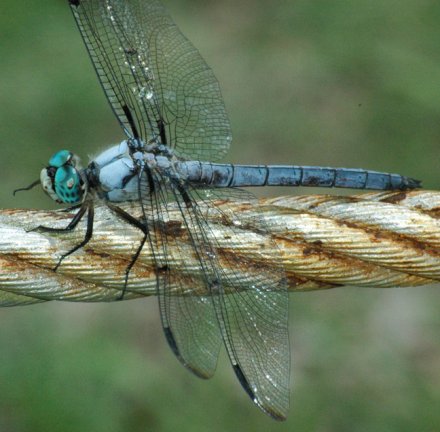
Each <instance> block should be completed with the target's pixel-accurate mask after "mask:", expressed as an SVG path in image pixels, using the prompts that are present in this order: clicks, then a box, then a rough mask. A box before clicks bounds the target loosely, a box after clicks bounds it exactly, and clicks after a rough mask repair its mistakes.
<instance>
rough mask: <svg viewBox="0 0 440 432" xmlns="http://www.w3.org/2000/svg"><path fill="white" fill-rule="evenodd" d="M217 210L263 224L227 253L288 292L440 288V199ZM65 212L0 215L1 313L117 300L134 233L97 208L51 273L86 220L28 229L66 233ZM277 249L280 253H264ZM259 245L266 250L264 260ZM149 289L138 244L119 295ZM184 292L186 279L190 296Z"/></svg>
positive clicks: (318, 199)
mask: <svg viewBox="0 0 440 432" xmlns="http://www.w3.org/2000/svg"><path fill="white" fill-rule="evenodd" d="M216 205H218V206H220V207H221V206H222V205H223V206H224V205H227V206H228V208H229V207H231V206H234V207H233V211H234V212H236V213H242V214H246V217H247V218H251V217H252V215H253V214H255V215H257V214H258V215H260V216H259V217H263V218H264V220H265V224H266V228H267V233H263V232H262V231H261V230H258V229H256V228H255V227H252V226H244V227H243V228H242V230H241V231H242V235H239V236H237V241H236V243H232V244H228V248H230V249H231V248H232V252H236V253H237V255H238V256H245V257H246V259H247V260H252V261H255V262H256V265H258V262H261V260H262V259H264V263H265V265H269V266H270V267H273V268H275V269H282V268H284V270H285V271H286V274H287V278H288V282H289V289H290V290H291V291H310V290H317V289H328V288H333V287H337V286H341V285H355V286H359V287H378V288H387V287H415V286H421V285H427V284H432V283H436V282H439V281H440V192H435V191H423V190H421V191H411V192H381V193H367V194H362V195H355V196H347V197H343V196H329V195H311V196H288V197H278V198H272V199H262V200H260V201H259V202H258V204H257V205H254V206H252V207H251V206H249V205H246V204H245V203H225V202H221V203H217V204H216ZM72 215H73V213H72V212H70V213H69V212H63V211H35V210H2V211H0V306H16V305H25V304H32V303H38V302H43V301H49V300H65V301H82V302H96V301H114V300H116V299H117V298H118V297H119V295H120V293H121V290H122V289H123V286H124V280H125V270H126V268H127V264H128V263H129V262H130V259H131V257H132V256H133V254H134V252H135V251H136V248H137V246H138V244H139V241H140V239H141V233H140V232H139V230H137V229H135V228H133V227H131V226H129V225H127V224H126V223H124V222H122V221H118V220H116V218H115V217H114V216H113V215H111V214H110V213H109V211H108V209H106V207H105V206H102V207H98V208H97V209H96V222H95V227H94V232H93V238H92V240H91V241H90V243H89V244H88V245H87V246H86V247H85V248H83V249H81V250H79V251H78V252H76V253H75V254H73V255H71V256H69V257H68V258H67V259H66V260H65V261H63V264H62V265H61V266H60V267H59V269H58V270H57V272H54V271H53V270H52V269H53V268H54V267H55V265H56V264H57V262H58V260H59V257H60V254H61V253H62V252H63V251H68V250H69V249H70V248H71V247H72V246H74V245H75V244H77V243H78V242H79V241H80V240H81V239H82V238H83V236H84V230H85V221H82V222H81V223H80V225H79V226H78V227H77V228H76V229H75V230H74V231H73V232H70V233H63V234H49V233H39V232H28V230H29V229H32V228H35V227H36V226H38V225H44V226H52V227H64V226H66V225H67V223H68V222H69V221H70V219H71V218H72ZM175 217H176V218H177V219H178V218H179V215H178V214H177V213H176V215H175ZM217 222H218V221H217ZM221 229H222V225H221V224H219V223H217V224H216V226H215V230H216V236H218V235H220V236H221ZM272 239H273V240H274V242H273V241H272ZM274 243H276V245H277V247H272V248H271V247H270V245H273V244H274ZM262 245H266V246H267V245H269V247H266V248H264V254H263V252H262ZM229 252H231V251H229ZM171 255H172V251H171ZM174 267H175V268H176V266H174ZM249 271H252V269H251V268H250V269H249ZM155 288H156V276H155V270H154V265H153V259H152V256H151V253H150V250H149V248H148V247H145V248H144V249H143V251H142V254H141V256H140V259H139V260H138V262H137V263H136V265H135V266H134V267H133V269H132V271H131V272H130V278H129V285H128V291H127V294H126V295H125V297H124V298H125V299H132V298H137V297H143V296H148V295H154V294H155ZM191 289H192V286H191V278H189V279H188V292H191Z"/></svg>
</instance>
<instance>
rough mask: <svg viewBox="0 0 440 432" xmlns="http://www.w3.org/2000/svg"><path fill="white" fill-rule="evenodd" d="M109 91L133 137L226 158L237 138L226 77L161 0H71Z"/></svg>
mask: <svg viewBox="0 0 440 432" xmlns="http://www.w3.org/2000/svg"><path fill="white" fill-rule="evenodd" d="M69 4H70V7H71V9H72V11H73V15H74V17H75V20H76V22H77V24H78V28H79V30H80V32H81V34H82V37H83V39H84V42H85V44H86V47H87V50H88V52H89V54H90V58H91V60H92V62H93V65H94V67H95V69H96V72H97V74H98V78H99V80H100V82H101V85H102V87H103V89H104V92H105V94H106V96H107V98H108V100H109V102H110V105H111V106H112V108H113V111H114V113H115V114H116V116H117V118H118V119H119V122H120V123H121V126H122V127H123V129H124V131H125V133H126V134H127V135H128V136H129V137H134V138H138V137H139V138H141V139H142V140H144V141H145V142H148V141H149V140H160V141H161V142H162V143H163V144H167V145H169V146H170V147H173V148H175V150H176V152H177V154H178V155H179V156H181V157H183V158H195V159H201V160H217V159H220V158H221V157H222V156H223V155H224V154H225V153H226V152H227V150H228V148H229V144H230V141H231V132H230V126H229V120H228V117H227V115H226V111H225V107H224V104H223V99H222V96H221V93H220V88H219V85H218V82H217V80H216V78H215V76H214V74H213V72H212V70H211V69H210V68H209V67H208V65H207V64H206V63H205V61H204V60H203V58H202V57H201V55H200V54H199V52H198V51H197V50H196V49H195V48H194V46H193V45H192V44H191V42H189V41H188V39H186V38H185V36H183V35H182V33H181V32H180V31H179V29H178V28H177V26H176V25H175V24H174V23H173V21H172V19H171V18H170V16H169V15H168V13H167V12H166V10H165V9H164V7H163V6H162V5H161V4H160V3H159V1H156V0H69Z"/></svg>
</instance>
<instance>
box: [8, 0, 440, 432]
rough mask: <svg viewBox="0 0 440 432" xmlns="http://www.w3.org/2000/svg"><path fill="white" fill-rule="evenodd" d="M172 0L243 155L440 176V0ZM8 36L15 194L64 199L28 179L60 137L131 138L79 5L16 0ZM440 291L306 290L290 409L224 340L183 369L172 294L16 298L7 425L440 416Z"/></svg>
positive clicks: (297, 424)
mask: <svg viewBox="0 0 440 432" xmlns="http://www.w3.org/2000/svg"><path fill="white" fill-rule="evenodd" d="M166 5H167V6H168V8H169V9H170V10H171V12H172V15H173V17H174V19H175V21H176V22H177V24H178V25H179V27H180V28H181V29H182V31H183V32H184V33H185V34H186V35H187V36H188V37H189V38H190V39H191V40H192V41H193V43H194V45H196V46H197V47H198V48H199V49H200V51H201V52H202V55H203V56H204V57H205V59H206V60H207V62H208V63H209V64H210V65H211V66H212V67H213V69H214V71H215V73H216V75H217V77H218V79H219V81H220V82H221V85H222V90H223V95H224V98H225V101H226V106H227V109H228V112H229V115H230V118H231V123H232V128H233V134H234V141H233V146H232V149H231V152H230V157H229V160H230V161H233V162H261V163H295V164H316V165H334V166H349V167H363V168H369V169H376V170H386V171H392V172H400V173H402V174H406V175H410V176H413V177H416V178H421V179H423V180H424V185H425V187H427V188H434V189H435V188H438V180H439V179H438V167H439V156H438V148H439V147H438V143H439V142H440V121H439V119H440V25H439V24H440V3H439V2H438V1H434V0H432V1H429V0H424V1H420V0H400V1H392V0H388V1H387V0H335V1H325V0H316V1H315V0H284V1H267V0H244V1H243V0H241V1H239V2H237V1H236V0H220V1H219V0H216V1H213V0H204V1H202V0H186V1H183V0H180V1H178V0H167V1H166ZM0 33H1V36H0V58H1V67H0V140H1V151H2V157H1V158H0V172H1V179H2V182H1V187H0V203H1V206H2V207H3V208H7V207H38V208H50V207H53V206H52V204H51V203H50V201H49V199H48V198H46V197H45V196H43V193H42V192H41V191H39V190H34V191H32V192H29V193H23V194H21V195H19V196H17V197H15V198H13V197H12V194H11V191H12V190H13V189H14V188H17V187H20V186H24V185H27V184H29V183H30V182H32V181H33V180H34V179H36V178H37V177H38V173H39V170H40V169H41V168H42V167H43V166H44V164H46V161H47V160H48V158H49V156H50V155H51V154H52V153H53V152H54V151H56V150H58V149H60V148H68V149H71V150H73V151H75V152H76V153H78V154H80V155H81V156H82V157H83V159H85V160H87V158H88V156H90V155H93V154H96V153H97V152H98V151H99V150H101V149H103V148H104V147H105V146H107V145H109V144H111V143H115V142H118V141H119V140H121V139H122V134H121V131H120V129H119V127H118V125H117V122H116V121H115V119H114V118H113V116H112V114H111V111H110V109H109V108H108V106H107V103H106V101H105V99H104V96H103V94H102V91H101V89H100V87H99V85H98V81H97V79H96V78H95V76H94V72H93V70H92V66H91V64H90V62H89V59H88V57H87V55H86V52H85V48H84V47H83V45H82V41H81V39H80V36H79V33H78V31H77V29H76V27H75V25H74V22H73V19H72V17H71V15H70V11H69V8H68V6H67V1H61V0H45V1H44V2H32V1H29V0H28V1H25V0H3V1H2V13H1V14H0ZM269 192H270V193H280V191H279V190H278V191H273V190H272V191H269ZM310 192H311V191H310V190H308V191H306V190H303V189H295V190H283V191H282V192H281V193H285V194H287V193H294V194H300V193H301V194H302V193H310ZM333 193H340V192H339V191H333ZM438 288H439V287H438V286H433V287H426V288H417V289H389V290H374V289H359V288H355V287H350V288H344V289H342V288H341V289H336V290H330V291H324V292H316V293H304V294H295V295H292V296H291V323H290V325H291V338H292V345H293V350H292V351H293V373H292V399H293V402H292V409H291V413H290V416H289V419H288V420H287V422H285V423H282V424H278V423H276V422H274V421H272V420H270V419H269V418H267V417H266V416H264V415H263V414H261V413H260V412H259V410H258V409H256V408H255V407H254V406H253V405H252V404H251V402H250V401H249V400H248V398H247V397H246V395H245V393H244V391H242V390H241V388H240V387H239V384H238V383H237V380H236V379H235V378H234V376H233V373H232V371H231V369H230V367H229V365H228V362H227V359H226V358H225V356H224V355H223V356H222V359H221V362H220V365H219V369H218V373H217V374H216V376H215V377H214V378H213V379H212V380H210V381H207V382H205V381H202V380H199V379H197V378H196V377H193V376H192V375H191V374H190V373H188V372H187V371H186V370H184V368H183V367H181V366H180V364H178V362H177V361H176V360H175V358H174V356H173V354H172V353H171V350H170V349H169V348H168V346H167V345H166V343H165V341H164V338H163V336H162V331H161V328H160V319H159V316H158V312H157V310H156V309H157V307H156V301H155V299H146V300H143V301H141V300H138V301H131V302H120V303H114V304H96V305H90V304H67V303H53V304H45V305H36V306H31V307H23V308H13V309H3V310H1V311H0V431H1V432H3V431H7V432H25V431H26V432H27V431H32V432H34V431H35V432H40V431H45V432H47V431H72V432H77V431H94V432H101V431H106V432H113V431H115V432H116V431H118V432H119V431H135V432H136V431H176V430H178V431H208V430H209V431H228V430H234V431H235V430H245V431H248V430H249V431H250V430H252V431H260V430H261V431H263V430H264V431H270V430H274V431H285V430H295V431H320V432H326V431H342V432H343V431H365V432H367V431H375V432H381V431H384V432H385V431H400V432H402V431H415V430H417V431H437V430H439V429H440V409H439V405H440V340H439V336H438V335H439V332H440V314H439V313H438V311H439V309H440V299H439V295H438V292H436V291H438Z"/></svg>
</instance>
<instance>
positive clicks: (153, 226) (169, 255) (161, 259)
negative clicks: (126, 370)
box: [139, 172, 221, 378]
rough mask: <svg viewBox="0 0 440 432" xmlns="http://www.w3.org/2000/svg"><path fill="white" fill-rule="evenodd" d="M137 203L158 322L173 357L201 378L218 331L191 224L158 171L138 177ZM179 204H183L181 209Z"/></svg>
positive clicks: (212, 359) (215, 350)
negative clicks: (148, 250) (148, 254)
mask: <svg viewBox="0 0 440 432" xmlns="http://www.w3.org/2000/svg"><path fill="white" fill-rule="evenodd" d="M139 191H140V201H139V202H140V204H141V207H142V214H143V219H144V221H145V224H146V226H147V228H148V242H149V245H150V247H151V250H152V252H153V256H154V260H155V265H156V272H157V279H158V285H157V297H158V301H159V310H160V315H161V319H162V326H163V329H164V332H165V336H166V338H167V341H168V343H169V345H170V347H171V348H172V350H173V352H174V354H175V355H176V356H177V358H178V359H179V360H180V361H181V362H182V363H183V365H184V366H186V367H187V368H188V369H190V370H191V371H192V372H194V373H195V374H196V375H198V376H200V377H202V378H209V377H211V376H212V375H213V374H214V371H215V369H216V366H217V359H218V354H219V350H220V346H221V334H220V330H219V327H218V325H217V318H216V315H215V312H214V308H213V305H212V302H211V300H210V298H209V295H210V293H209V290H208V289H207V286H206V283H205V280H204V278H203V273H201V272H200V271H198V270H199V266H200V260H199V257H197V256H195V254H194V249H193V247H192V244H193V242H194V239H193V237H194V236H197V232H195V231H194V223H193V220H192V219H191V215H190V214H189V213H188V212H187V211H185V206H184V204H183V203H182V199H181V197H180V195H179V194H177V193H175V191H174V190H173V188H172V187H170V186H169V184H168V180H167V178H162V177H161V176H160V175H159V174H157V175H156V177H154V178H153V176H149V175H146V174H145V172H144V175H143V176H142V177H141V178H140V185H139ZM181 206H183V208H181Z"/></svg>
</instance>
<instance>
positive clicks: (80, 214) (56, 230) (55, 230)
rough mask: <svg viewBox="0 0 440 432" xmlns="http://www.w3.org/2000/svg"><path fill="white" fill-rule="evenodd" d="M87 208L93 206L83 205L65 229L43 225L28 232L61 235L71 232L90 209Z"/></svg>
mask: <svg viewBox="0 0 440 432" xmlns="http://www.w3.org/2000/svg"><path fill="white" fill-rule="evenodd" d="M89 207H93V205H91V204H89V203H83V204H82V205H81V207H80V209H79V211H78V213H77V214H76V215H75V216H74V217H73V218H72V220H71V221H70V222H69V225H67V226H66V227H65V228H51V227H46V226H43V225H40V226H37V227H36V228H32V229H30V230H29V231H28V232H32V231H37V232H51V233H63V232H66V231H72V230H74V229H75V227H76V226H77V225H78V223H79V221H80V220H81V219H82V217H83V216H84V214H85V212H86V211H87V210H89V212H90V209H89Z"/></svg>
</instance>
